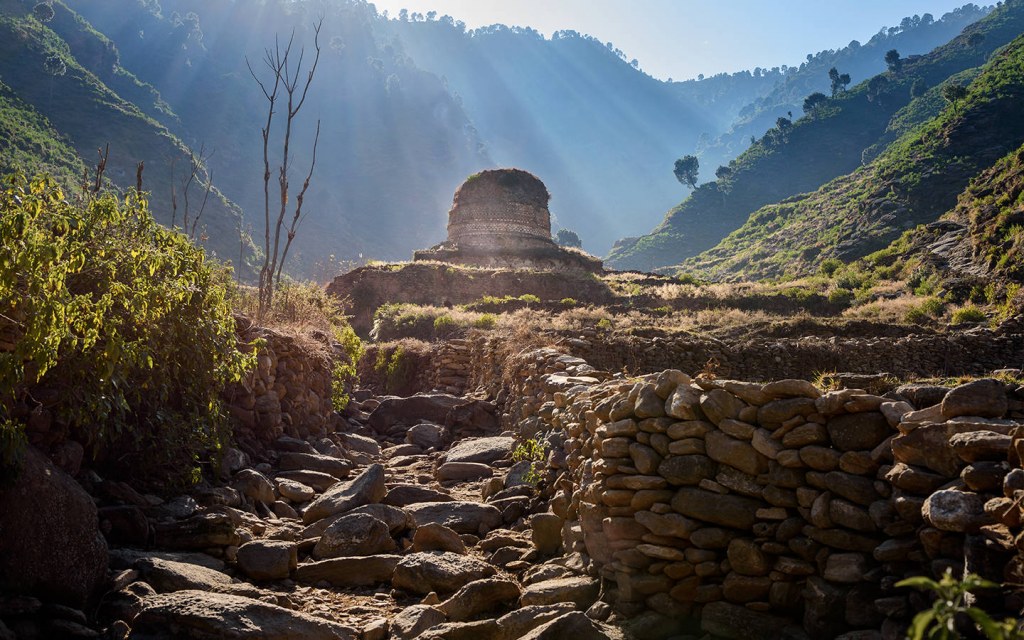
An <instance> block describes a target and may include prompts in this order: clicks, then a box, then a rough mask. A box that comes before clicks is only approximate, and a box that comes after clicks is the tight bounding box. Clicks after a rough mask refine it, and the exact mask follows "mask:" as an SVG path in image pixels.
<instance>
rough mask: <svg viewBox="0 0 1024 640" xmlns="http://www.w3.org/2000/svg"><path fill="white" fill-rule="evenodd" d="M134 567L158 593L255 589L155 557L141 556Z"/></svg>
mask: <svg viewBox="0 0 1024 640" xmlns="http://www.w3.org/2000/svg"><path fill="white" fill-rule="evenodd" d="M135 568H136V569H138V571H139V573H140V574H142V579H143V580H145V581H146V582H148V583H149V584H150V585H151V586H152V587H153V588H154V589H156V590H157V591H158V592H159V593H170V592H173V591H187V590H201V591H211V592H217V593H231V592H240V593H256V589H254V588H251V587H248V586H245V585H241V584H239V585H235V583H234V582H233V581H232V579H231V576H229V575H228V574H226V573H224V572H222V571H217V570H215V569H210V568H208V567H202V566H200V565H197V564H191V563H188V562H176V561H174V560H164V559H162V558H157V557H152V556H151V557H148V558H141V559H140V560H138V561H137V562H136V563H135Z"/></svg>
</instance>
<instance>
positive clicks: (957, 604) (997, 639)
mask: <svg viewBox="0 0 1024 640" xmlns="http://www.w3.org/2000/svg"><path fill="white" fill-rule="evenodd" d="M896 586H897V587H914V588H917V589H922V590H926V591H931V592H933V593H934V594H935V602H934V604H932V607H931V608H930V609H926V610H924V611H922V612H920V613H918V614H917V615H916V616H914V620H913V621H912V622H911V623H910V628H909V629H908V630H907V638H909V640H924V638H936V639H938V640H956V639H958V638H961V637H963V636H961V635H960V632H959V629H960V625H961V624H966V625H969V626H974V627H975V630H976V631H980V632H981V634H982V635H983V636H984V637H985V638H987V639H988V640H1021V638H1024V635H1022V634H1021V632H1020V631H1019V630H1018V629H1017V623H1016V622H1015V621H1014V620H1010V619H1007V620H1004V621H1002V622H996V621H995V620H993V619H992V617H991V616H989V614H988V613H986V612H985V611H984V610H983V609H980V608H978V607H972V606H968V604H967V594H968V593H970V592H972V591H977V590H980V589H998V588H999V585H998V584H996V583H994V582H989V581H988V580H985V579H983V578H981V577H980V576H978V575H975V574H973V573H968V574H967V575H965V576H964V577H963V579H962V580H957V579H956V578H954V577H953V572H952V570H950V569H946V573H945V574H944V575H943V576H942V578H941V579H940V580H939V581H938V582H936V581H935V580H932V579H931V578H926V577H924V576H917V577H914V578H907V579H906V580H901V581H900V582H897V583H896ZM968 621H969V622H968ZM971 637H973V636H971Z"/></svg>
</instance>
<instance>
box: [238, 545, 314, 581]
mask: <svg viewBox="0 0 1024 640" xmlns="http://www.w3.org/2000/svg"><path fill="white" fill-rule="evenodd" d="M237 562H238V568H239V569H240V570H241V572H242V573H244V574H245V575H247V576H248V577H250V578H252V579H253V580H283V579H284V578H287V577H288V576H289V575H291V572H292V571H294V570H295V568H296V567H297V566H298V562H299V558H298V546H297V545H296V544H295V543H294V542H287V541H284V540H253V541H252V542H247V543H245V544H243V545H242V546H240V547H239V548H238V555H237Z"/></svg>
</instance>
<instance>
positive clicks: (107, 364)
mask: <svg viewBox="0 0 1024 640" xmlns="http://www.w3.org/2000/svg"><path fill="white" fill-rule="evenodd" d="M0 245H2V246H3V247H5V249H4V251H0V334H6V335H7V336H8V337H7V338H6V339H5V340H4V342H5V343H7V345H8V346H6V347H3V348H0V418H2V419H4V420H5V422H4V425H5V426H4V428H3V434H2V437H0V440H2V441H3V445H4V447H5V451H4V452H3V453H2V457H3V458H4V460H5V461H7V460H12V459H16V456H17V454H16V453H15V452H12V451H9V450H6V449H7V447H11V446H13V447H17V446H20V444H19V443H23V442H24V438H23V437H22V436H19V435H18V434H16V433H12V430H16V429H21V428H23V427H22V425H21V421H22V419H23V418H22V417H19V416H24V415H25V412H26V410H28V409H32V408H33V407H34V406H35V405H34V401H33V400H32V398H33V397H38V396H40V395H47V396H49V397H52V398H53V399H52V400H50V401H48V402H47V404H46V405H45V406H44V407H43V409H45V410H46V411H48V412H49V413H50V414H51V415H52V416H53V420H54V422H55V424H57V425H60V426H61V427H63V428H66V429H67V430H68V434H69V436H70V437H72V438H74V439H76V440H78V441H79V442H81V443H82V444H84V445H85V447H86V449H87V451H88V452H89V453H90V454H92V456H93V457H95V458H101V459H102V458H105V459H106V460H107V466H108V468H109V469H110V470H111V471H113V472H115V473H117V472H119V471H128V470H131V471H132V473H134V474H135V475H136V477H139V478H140V479H142V480H145V478H144V476H150V477H152V478H154V479H155V480H158V481H159V482H161V483H167V482H171V483H179V484H187V483H188V482H190V481H191V479H194V478H195V477H196V473H195V468H196V464H198V463H200V462H202V461H204V459H206V458H207V457H208V456H210V455H214V456H215V455H216V452H217V451H219V450H220V448H221V447H222V446H223V444H224V443H225V441H226V440H227V438H228V435H229V432H228V425H227V415H226V411H225V410H224V407H223V405H222V402H221V399H220V394H221V391H222V390H223V389H224V388H225V387H226V386H227V385H228V384H229V383H231V382H237V381H240V380H241V379H242V377H243V375H244V374H245V373H246V371H247V370H248V369H250V368H251V367H252V365H253V364H254V363H255V357H256V356H255V354H256V349H249V350H248V352H247V353H243V352H241V351H239V349H238V347H237V338H236V334H235V322H234V318H233V317H232V310H231V305H230V303H229V291H230V289H231V287H232V284H231V276H230V273H229V272H228V270H227V269H224V268H222V267H219V266H217V265H215V264H211V263H210V262H209V261H208V260H207V259H206V255H205V254H204V252H203V250H202V249H200V248H197V247H196V246H194V245H192V244H191V243H190V242H189V240H188V238H187V237H186V236H185V235H183V234H181V233H178V232H175V231H171V230H168V229H166V228H164V227H162V226H160V225H158V224H157V223H156V222H155V221H154V220H153V217H152V216H151V215H150V213H149V209H148V205H147V202H146V200H145V198H144V197H142V196H139V195H137V194H134V193H132V194H131V195H129V196H127V197H125V198H123V199H121V198H118V197H115V196H114V195H110V194H107V195H103V194H100V195H98V196H92V197H90V198H89V199H88V200H87V201H85V202H76V201H72V200H70V199H68V198H66V197H65V195H64V193H63V192H62V191H61V189H60V188H59V187H58V186H56V184H55V183H54V182H53V181H52V180H50V179H48V178H39V179H33V180H29V179H27V178H26V177H24V176H22V175H14V176H12V177H10V178H8V179H6V181H5V186H4V187H3V190H2V191H0ZM39 390H46V391H48V392H49V393H48V394H40V393H37V391H39ZM4 414H6V415H4ZM11 421H13V423H14V424H17V427H12V426H11V424H12V422H11ZM114 451H116V452H117V456H116V457H115V456H113V455H112V452H114Z"/></svg>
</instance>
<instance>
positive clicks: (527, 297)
mask: <svg viewBox="0 0 1024 640" xmlns="http://www.w3.org/2000/svg"><path fill="white" fill-rule="evenodd" d="M519 299H520V300H521V301H523V302H525V303H526V304H538V303H539V302H540V298H538V297H537V296H535V295H533V294H532V293H524V294H523V295H521V296H519Z"/></svg>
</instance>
